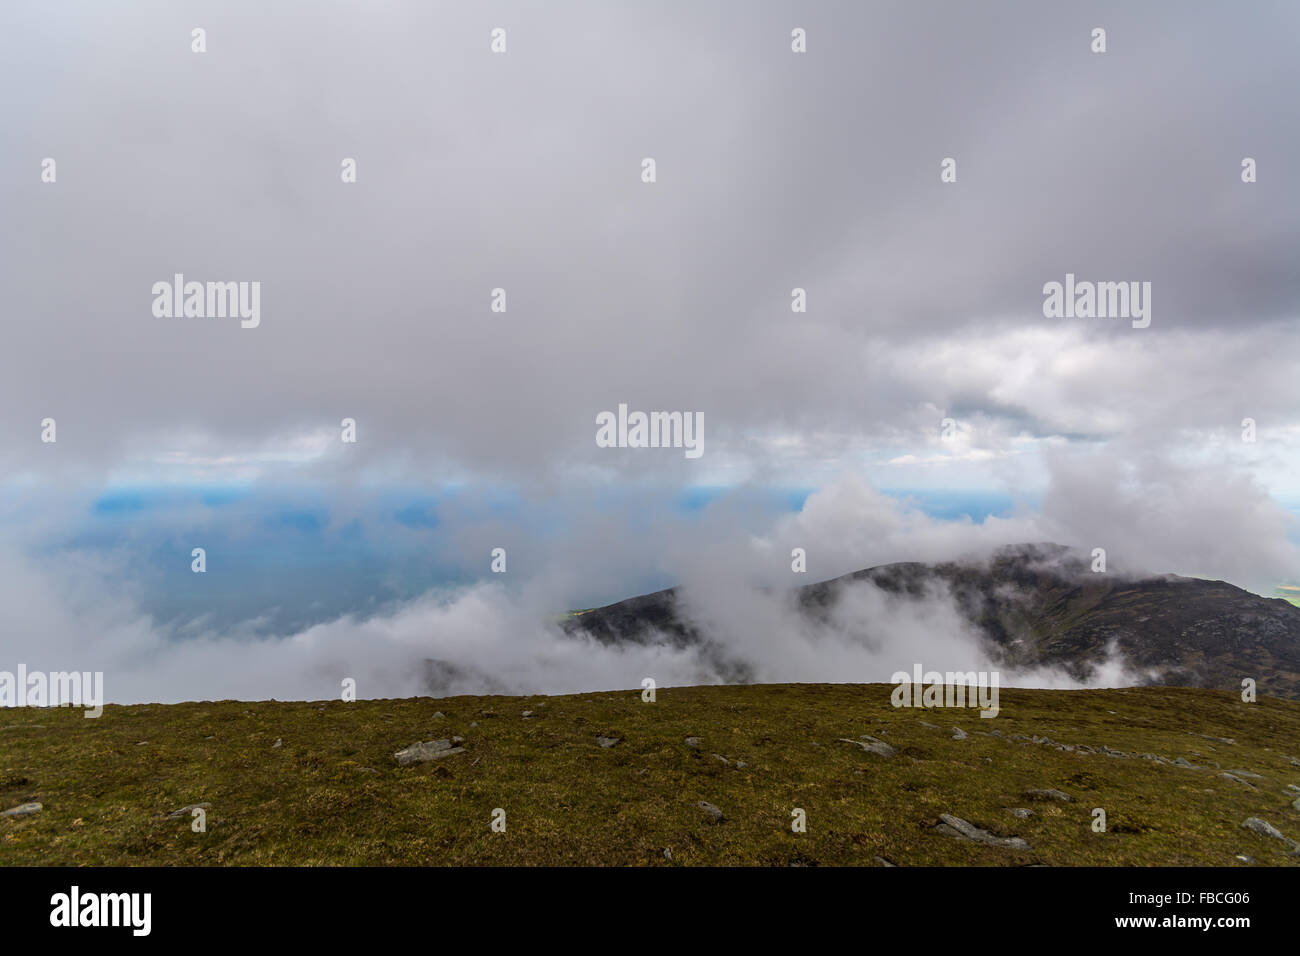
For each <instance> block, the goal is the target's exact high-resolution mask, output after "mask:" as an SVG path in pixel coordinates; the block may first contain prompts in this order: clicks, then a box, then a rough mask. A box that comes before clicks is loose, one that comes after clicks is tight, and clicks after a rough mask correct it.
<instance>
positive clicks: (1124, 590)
mask: <svg viewBox="0 0 1300 956" xmlns="http://www.w3.org/2000/svg"><path fill="white" fill-rule="evenodd" d="M862 582H870V583H872V584H874V585H875V586H876V587H878V588H880V589H881V590H883V591H885V592H887V593H890V594H894V595H899V596H906V597H913V598H916V599H923V598H925V597H926V596H928V595H931V594H933V593H934V592H935V590H936V589H946V590H948V591H949V592H950V593H951V594H952V596H953V599H954V600H955V602H956V604H957V606H958V608H959V609H960V610H961V612H962V613H963V615H964V616H965V617H966V618H967V619H968V620H969V621H970V622H971V623H972V624H973V625H975V626H976V627H977V629H978V630H979V632H980V633H981V634H982V635H983V637H984V639H985V641H986V643H987V649H988V650H989V652H990V653H991V654H992V655H993V657H994V659H995V660H997V661H998V662H999V663H1000V664H1001V665H1002V666H1005V667H1007V668H1017V667H1029V666H1037V665H1054V666H1059V667H1063V668H1064V669H1065V670H1066V671H1067V672H1068V673H1070V674H1071V675H1072V676H1074V677H1076V678H1080V679H1082V678H1085V677H1086V676H1087V675H1088V674H1089V673H1090V672H1091V671H1092V669H1093V668H1094V667H1095V666H1097V665H1098V664H1100V663H1101V662H1103V661H1104V660H1105V659H1106V658H1107V656H1108V651H1109V649H1111V648H1112V647H1113V649H1114V651H1115V652H1116V653H1117V654H1118V655H1119V656H1120V658H1121V659H1122V660H1123V661H1124V662H1126V663H1127V664H1128V665H1129V666H1130V667H1131V668H1134V669H1140V670H1141V671H1143V672H1149V673H1150V675H1151V677H1150V682H1151V683H1155V684H1167V685H1172V686H1183V687H1213V688H1218V689H1222V690H1239V689H1240V686H1241V680H1242V678H1244V677H1251V678H1254V680H1255V681H1256V683H1257V686H1258V691H1259V693H1261V694H1270V695H1274V696H1278V697H1288V698H1292V699H1300V608H1297V607H1295V606H1293V605H1291V604H1290V603H1288V602H1287V601H1284V600H1282V599H1280V598H1264V597H1260V596H1258V595H1255V594H1251V593H1250V592H1249V591H1244V590H1242V589H1241V588H1238V587H1234V586H1233V585H1231V584H1227V583H1225V582H1223V581H1205V580H1201V579H1199V578H1184V577H1179V576H1176V575H1163V576H1156V577H1151V576H1148V577H1132V576H1125V575H1121V574H1118V573H1114V572H1111V573H1102V574H1094V573H1093V572H1092V571H1091V570H1090V569H1089V566H1088V564H1087V563H1086V562H1085V561H1084V560H1082V559H1081V558H1080V557H1079V556H1078V555H1077V554H1075V553H1074V552H1071V551H1070V549H1068V548H1065V547H1063V546H1061V545H1055V544H1024V545H1015V546H1012V547H1007V548H1003V549H1001V550H999V551H998V552H996V553H995V554H994V555H993V556H992V558H990V559H989V560H988V561H986V562H979V563H961V562H945V563H941V564H934V565H928V564H920V563H914V562H909V563H900V564H887V565H882V566H879V567H874V568H868V569H866V570H863V571H857V572H854V573H852V574H847V575H844V576H843V577H839V578H835V579H833V580H830V581H823V582H820V583H817V584H810V585H806V586H804V587H801V588H798V589H796V591H795V601H796V604H797V606H798V607H799V608H800V610H801V611H802V612H803V613H804V614H805V615H807V616H808V617H810V618H811V619H814V620H816V619H819V618H824V617H825V616H826V615H828V613H829V611H830V609H831V608H832V607H833V606H834V604H835V602H836V601H837V600H838V599H839V597H840V596H841V594H842V593H843V592H844V590H845V589H846V588H847V587H850V586H852V585H854V584H857V583H862ZM564 627H565V628H566V629H567V630H569V631H571V632H576V631H585V632H587V633H589V634H590V635H592V636H593V637H595V638H596V639H597V640H600V641H602V642H604V643H612V644H617V643H624V642H646V641H649V640H666V641H668V642H670V643H672V644H675V645H677V646H683V645H697V644H698V645H703V646H704V647H705V648H706V649H707V648H708V647H709V642H708V639H707V635H705V634H703V633H702V632H701V631H700V630H699V628H698V627H696V626H695V625H694V624H693V623H692V622H691V621H689V620H686V619H685V618H684V617H683V615H682V613H681V610H680V607H679V602H678V595H677V591H676V589H669V590H666V591H657V592H655V593H654V594H645V595H641V596H640V597H635V598H631V599H629V600H626V601H619V602H618V603H616V604H611V605H609V606H607V607H602V608H595V609H593V610H590V611H587V612H585V613H583V614H581V615H578V616H574V617H571V618H569V619H567V620H566V621H565V622H564ZM732 671H733V676H734V677H735V679H737V680H744V679H746V675H745V668H744V665H743V664H741V663H739V662H733V663H732Z"/></svg>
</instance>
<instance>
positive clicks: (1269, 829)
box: [1242, 817, 1300, 850]
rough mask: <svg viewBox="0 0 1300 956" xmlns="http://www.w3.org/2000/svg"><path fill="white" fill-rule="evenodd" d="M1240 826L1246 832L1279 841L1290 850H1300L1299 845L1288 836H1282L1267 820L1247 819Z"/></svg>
mask: <svg viewBox="0 0 1300 956" xmlns="http://www.w3.org/2000/svg"><path fill="white" fill-rule="evenodd" d="M1242 826H1243V827H1245V828H1246V829H1247V830H1250V831H1252V832H1254V833H1258V834H1259V835H1260V836H1267V837H1272V838H1273V839H1275V840H1281V841H1282V842H1283V843H1285V844H1286V845H1287V846H1289V847H1290V848H1291V849H1292V850H1300V843H1296V841H1295V840H1292V839H1291V838H1290V837H1288V836H1284V835H1283V834H1282V831H1281V830H1279V829H1278V828H1277V827H1275V826H1273V824H1271V823H1269V822H1268V821H1267V820H1261V819H1260V818H1259V817H1247V818H1246V820H1245V822H1244V823H1242Z"/></svg>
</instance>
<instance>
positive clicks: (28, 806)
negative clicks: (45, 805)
mask: <svg viewBox="0 0 1300 956" xmlns="http://www.w3.org/2000/svg"><path fill="white" fill-rule="evenodd" d="M41 809H42V808H41V805H40V804H39V803H20V804H19V805H18V806H16V807H10V808H9V809H8V810H5V811H4V812H3V813H0V817H29V816H31V815H32V814H33V813H40V812H41Z"/></svg>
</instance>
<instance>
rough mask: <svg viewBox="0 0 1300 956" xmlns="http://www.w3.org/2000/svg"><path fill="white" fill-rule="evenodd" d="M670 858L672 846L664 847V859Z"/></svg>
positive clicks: (671, 856)
mask: <svg viewBox="0 0 1300 956" xmlns="http://www.w3.org/2000/svg"><path fill="white" fill-rule="evenodd" d="M672 858H673V848H672V847H670V846H666V847H664V859H665V860H671V859H672Z"/></svg>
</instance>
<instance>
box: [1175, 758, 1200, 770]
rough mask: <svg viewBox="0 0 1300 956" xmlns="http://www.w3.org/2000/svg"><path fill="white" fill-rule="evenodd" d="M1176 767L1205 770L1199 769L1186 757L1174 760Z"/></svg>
mask: <svg viewBox="0 0 1300 956" xmlns="http://www.w3.org/2000/svg"><path fill="white" fill-rule="evenodd" d="M1174 766H1175V767H1184V768H1186V769H1188V770H1203V769H1205V768H1204V767H1198V766H1197V765H1196V764H1194V763H1192V762H1191V761H1190V760H1188V759H1187V758H1186V757H1175V758H1174Z"/></svg>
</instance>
